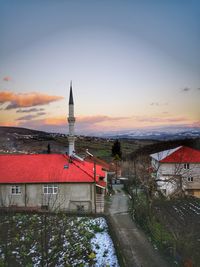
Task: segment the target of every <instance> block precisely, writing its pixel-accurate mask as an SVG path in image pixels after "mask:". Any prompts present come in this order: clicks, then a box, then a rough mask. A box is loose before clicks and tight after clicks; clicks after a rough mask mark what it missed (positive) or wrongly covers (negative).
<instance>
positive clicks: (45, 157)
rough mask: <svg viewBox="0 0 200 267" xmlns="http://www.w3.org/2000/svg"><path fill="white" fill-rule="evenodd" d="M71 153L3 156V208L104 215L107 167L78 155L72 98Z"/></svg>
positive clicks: (0, 188)
mask: <svg viewBox="0 0 200 267" xmlns="http://www.w3.org/2000/svg"><path fill="white" fill-rule="evenodd" d="M68 122H69V137H68V141H69V151H68V153H67V154H30V155H27V154H25V155H21V154H18V155H6V154H4V155H0V206H3V207H15V208H17V207H20V208H22V207H23V208H36V209H39V208H45V209H49V210H57V209H59V210H65V211H69V212H70V211H85V212H102V211H103V208H104V201H103V199H104V192H105V188H106V171H105V169H104V167H105V166H102V165H101V164H100V163H99V162H92V161H91V162H88V161H85V160H83V159H82V158H80V157H79V156H78V155H76V154H75V152H74V148H75V137H74V123H75V118H74V101H73V93H72V85H70V98H69V117H68Z"/></svg>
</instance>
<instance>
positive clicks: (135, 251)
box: [107, 185, 169, 267]
mask: <svg viewBox="0 0 200 267" xmlns="http://www.w3.org/2000/svg"><path fill="white" fill-rule="evenodd" d="M113 189H114V190H115V192H116V194H115V195H113V196H112V197H111V203H110V205H109V207H108V210H107V212H108V216H109V221H110V224H111V226H112V230H113V232H114V233H115V235H116V241H117V243H118V244H117V246H118V249H120V252H121V253H120V254H121V256H122V261H123V265H124V266H125V267H169V265H168V263H166V262H165V261H164V259H162V258H161V256H160V255H159V253H158V251H156V250H155V249H154V248H153V246H152V244H151V243H150V242H149V241H148V240H147V238H146V236H145V235H144V233H143V232H142V231H141V230H140V229H138V228H137V226H136V224H135V223H134V222H133V220H132V219H131V217H130V215H129V213H128V196H127V195H126V194H125V193H124V192H123V191H122V190H121V189H122V186H121V185H114V187H113Z"/></svg>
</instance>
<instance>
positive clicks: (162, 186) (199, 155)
mask: <svg viewBox="0 0 200 267" xmlns="http://www.w3.org/2000/svg"><path fill="white" fill-rule="evenodd" d="M150 157H151V165H152V168H153V173H152V175H153V176H154V177H155V179H156V182H157V187H158V189H159V190H160V191H161V192H162V193H163V194H165V195H166V196H172V195H174V194H176V193H180V192H184V193H185V194H188V195H193V196H195V197H200V151H199V150H196V149H193V148H190V147H186V146H179V147H176V148H174V149H169V150H164V151H161V152H158V153H155V154H151V155H150Z"/></svg>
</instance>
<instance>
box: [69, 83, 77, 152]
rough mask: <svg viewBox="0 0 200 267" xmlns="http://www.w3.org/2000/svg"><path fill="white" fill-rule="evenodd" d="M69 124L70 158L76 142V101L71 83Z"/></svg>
mask: <svg viewBox="0 0 200 267" xmlns="http://www.w3.org/2000/svg"><path fill="white" fill-rule="evenodd" d="M68 123H69V136H68V142H69V150H68V154H69V156H71V155H72V154H73V152H74V142H75V136H74V123H75V117H74V99H73V92H72V82H71V83H70V95H69V116H68Z"/></svg>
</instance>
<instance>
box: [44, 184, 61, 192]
mask: <svg viewBox="0 0 200 267" xmlns="http://www.w3.org/2000/svg"><path fill="white" fill-rule="evenodd" d="M43 193H44V194H57V193H58V186H57V185H55V184H47V185H44V186H43Z"/></svg>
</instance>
